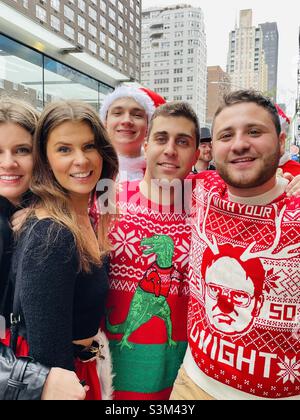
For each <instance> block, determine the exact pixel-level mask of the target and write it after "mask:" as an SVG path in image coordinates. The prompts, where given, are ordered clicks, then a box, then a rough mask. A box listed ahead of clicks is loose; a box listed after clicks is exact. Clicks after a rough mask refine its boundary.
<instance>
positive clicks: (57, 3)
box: [51, 0, 60, 12]
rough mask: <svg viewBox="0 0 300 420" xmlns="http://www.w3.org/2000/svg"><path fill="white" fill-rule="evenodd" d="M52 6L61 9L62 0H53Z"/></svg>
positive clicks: (57, 9)
mask: <svg viewBox="0 0 300 420" xmlns="http://www.w3.org/2000/svg"><path fill="white" fill-rule="evenodd" d="M51 7H52V8H53V9H54V10H56V11H57V12H59V10H60V0H51Z"/></svg>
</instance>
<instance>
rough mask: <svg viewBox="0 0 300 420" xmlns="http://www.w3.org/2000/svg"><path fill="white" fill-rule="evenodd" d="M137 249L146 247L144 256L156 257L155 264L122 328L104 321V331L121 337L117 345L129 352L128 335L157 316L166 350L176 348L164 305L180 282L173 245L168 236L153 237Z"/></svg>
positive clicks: (134, 297) (132, 304) (150, 269)
mask: <svg viewBox="0 0 300 420" xmlns="http://www.w3.org/2000/svg"><path fill="white" fill-rule="evenodd" d="M140 246H141V247H146V248H145V249H144V250H143V254H144V255H150V254H156V257H157V258H156V262H155V263H153V264H152V265H151V266H150V267H149V268H148V270H147V271H146V273H145V275H144V277H143V279H142V280H141V281H140V282H139V285H138V287H137V290H136V292H135V294H134V296H133V299H132V301H131V304H130V308H129V312H128V315H127V318H126V320H125V321H124V322H123V323H121V324H117V325H112V324H111V323H110V322H109V319H108V317H107V319H106V327H107V330H108V331H109V332H110V333H112V334H121V333H123V334H124V335H123V338H122V340H121V341H120V343H119V345H120V347H121V349H123V348H124V347H127V348H129V349H132V348H133V345H132V344H130V343H129V342H128V339H129V337H130V335H131V334H132V333H133V332H134V331H136V330H137V329H138V328H139V327H140V326H141V325H143V324H145V323H146V322H148V321H150V319H151V318H153V317H154V316H157V317H159V318H161V319H162V320H163V321H164V322H165V324H166V328H167V334H168V344H169V346H176V343H175V341H173V340H172V321H171V309H170V306H169V304H168V302H167V297H168V296H169V292H170V289H171V285H172V283H173V282H174V281H177V282H181V281H182V276H181V274H180V273H179V271H177V270H176V269H175V268H174V267H173V265H172V259H173V255H174V242H173V240H172V239H171V238H170V237H169V236H167V235H154V236H151V237H150V238H144V239H143V240H142V241H141V243H140ZM180 286H182V284H180ZM179 290H180V291H181V288H180V289H179ZM180 291H179V295H180V294H181V293H180Z"/></svg>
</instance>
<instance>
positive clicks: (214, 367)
mask: <svg viewBox="0 0 300 420" xmlns="http://www.w3.org/2000/svg"><path fill="white" fill-rule="evenodd" d="M194 200H195V208H194V212H193V223H192V225H193V226H192V244H191V255H190V293H191V299H190V304H189V315H188V331H189V333H188V340H189V348H190V350H191V353H192V356H193V359H194V361H195V363H196V365H197V368H199V369H200V371H201V372H202V373H204V374H205V375H206V376H207V377H208V378H211V379H213V380H215V381H217V382H218V383H219V384H221V385H222V384H223V385H226V386H229V387H231V388H232V393H233V394H234V390H236V391H237V392H238V391H242V392H244V393H246V394H251V395H253V396H257V397H264V398H287V397H291V396H298V395H300V336H299V322H300V276H299V266H300V206H299V204H300V201H299V199H297V198H287V197H286V196H285V195H283V196H281V197H279V198H278V199H277V200H275V201H274V202H273V203H271V204H270V205H267V206H250V205H244V204H243V205H242V204H237V203H233V202H230V201H228V199H227V197H226V196H224V195H223V194H222V192H221V190H218V189H217V188H214V187H212V182H211V180H208V181H207V182H205V181H204V188H203V187H201V188H197V190H196V191H195V195H194ZM194 373H195V378H196V377H197V372H194ZM201 378H202V379H201V380H202V381H203V378H204V376H203V375H202V376H201ZM197 383H198V385H199V386H200V384H199V382H197ZM203 389H204V390H205V389H206V386H205V382H203ZM246 394H245V395H246Z"/></svg>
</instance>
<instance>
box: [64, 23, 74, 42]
mask: <svg viewBox="0 0 300 420" xmlns="http://www.w3.org/2000/svg"><path fill="white" fill-rule="evenodd" d="M64 34H65V35H66V36H67V37H68V38H71V39H74V35H75V32H74V29H73V28H71V26H69V25H67V24H65V26H64Z"/></svg>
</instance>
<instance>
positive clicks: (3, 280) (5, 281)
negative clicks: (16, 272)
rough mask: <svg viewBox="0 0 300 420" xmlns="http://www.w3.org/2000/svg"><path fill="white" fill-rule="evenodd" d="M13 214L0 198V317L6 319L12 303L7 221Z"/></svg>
mask: <svg viewBox="0 0 300 420" xmlns="http://www.w3.org/2000/svg"><path fill="white" fill-rule="evenodd" d="M13 212H14V206H13V205H12V204H11V203H10V202H9V201H8V200H6V199H5V198H3V197H1V196H0V315H2V316H4V317H6V318H7V316H8V315H9V313H10V306H11V303H12V302H9V301H8V294H9V292H10V294H12V293H11V290H10V285H9V270H10V263H11V254H12V246H13V237H12V232H11V229H10V226H9V219H10V217H11V215H12V214H13Z"/></svg>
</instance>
